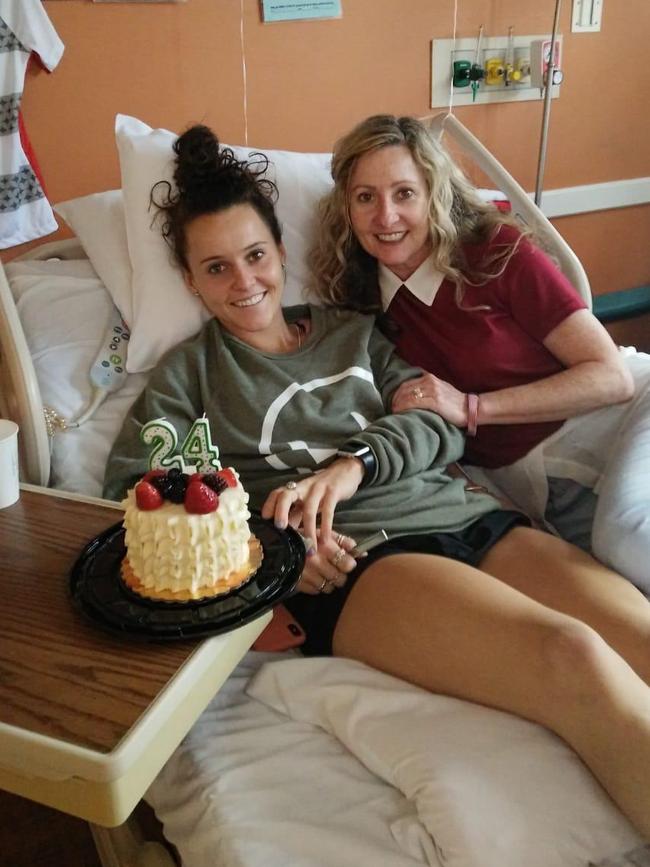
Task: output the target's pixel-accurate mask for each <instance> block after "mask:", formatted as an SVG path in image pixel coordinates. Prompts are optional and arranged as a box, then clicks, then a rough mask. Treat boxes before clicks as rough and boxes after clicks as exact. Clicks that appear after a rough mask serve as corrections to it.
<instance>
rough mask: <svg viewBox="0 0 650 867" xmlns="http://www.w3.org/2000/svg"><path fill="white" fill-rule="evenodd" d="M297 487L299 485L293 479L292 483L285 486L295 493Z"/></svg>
mask: <svg viewBox="0 0 650 867" xmlns="http://www.w3.org/2000/svg"><path fill="white" fill-rule="evenodd" d="M297 487H298V484H297V483H296V482H294V480H293V479H291V481H289V482H287V483H286V485H285V488H286V489H287V491H295V490H296V488H297Z"/></svg>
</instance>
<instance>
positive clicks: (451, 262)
mask: <svg viewBox="0 0 650 867" xmlns="http://www.w3.org/2000/svg"><path fill="white" fill-rule="evenodd" d="M332 175H333V178H334V187H333V189H332V191H331V193H330V194H328V195H327V196H326V197H325V199H324V200H323V202H322V206H321V207H322V213H321V217H322V219H321V231H320V233H319V236H318V244H317V247H316V249H315V251H314V255H313V267H314V272H315V282H316V287H315V288H316V289H317V291H318V293H319V294H320V295H321V297H322V298H323V299H324V300H325V301H326V302H328V303H329V304H332V305H334V306H338V307H343V308H348V309H353V310H360V311H363V312H366V313H383V314H385V315H384V323H385V328H386V329H387V331H386V333H388V334H389V335H390V336H391V338H392V339H393V341H394V342H395V345H396V347H397V351H398V353H399V354H400V355H401V356H402V357H403V358H404V359H406V360H407V361H409V362H410V363H411V364H415V365H417V366H419V367H422V368H423V369H424V370H425V371H426V372H425V373H424V374H423V375H422V376H421V377H418V378H417V379H416V380H414V381H413V382H411V383H406V384H404V385H402V386H401V387H400V388H399V389H398V390H397V391H396V393H395V395H394V400H393V410H395V411H400V410H404V409H408V408H412V407H416V406H419V407H428V408H429V409H432V410H434V411H435V412H438V413H440V415H442V416H443V418H445V419H447V420H448V421H450V422H452V423H453V424H457V425H459V427H461V428H463V429H464V430H465V432H466V435H467V441H466V445H465V454H464V460H465V461H466V463H467V464H468V465H470V466H469V467H468V472H469V474H470V476H474V477H475V478H476V479H477V480H480V481H486V480H487V484H488V485H490V483H492V484H493V485H496V489H497V490H500V491H501V492H503V493H505V494H506V495H507V496H508V497H509V498H510V500H511V501H512V502H514V503H516V505H517V506H518V507H519V508H522V509H523V510H524V511H525V512H526V513H527V514H528V515H529V516H530V517H532V518H533V519H534V520H535V521H536V522H537V523H538V524H539V525H540V526H544V527H546V528H547V529H549V530H551V532H554V533H556V534H557V535H559V536H561V537H562V538H564V539H566V540H567V541H570V542H573V543H574V544H576V545H579V546H580V547H581V548H583V550H585V551H588V552H590V553H591V552H593V553H594V554H595V556H597V557H598V558H599V559H600V560H602V561H603V562H604V563H606V564H607V565H609V566H611V567H612V568H613V569H616V571H618V572H621V573H622V574H624V575H625V576H626V577H627V578H629V579H630V580H631V581H633V582H634V583H635V584H636V585H637V586H638V587H640V588H641V589H643V590H644V591H645V592H647V593H650V569H649V567H648V561H649V560H650V518H649V517H648V515H649V514H650V365H649V364H648V359H647V357H643V356H642V355H641V356H629V357H624V356H623V354H622V353H620V352H619V351H618V350H617V347H616V346H615V345H614V343H613V342H612V340H611V339H610V337H609V335H608V334H607V332H606V331H605V329H604V328H603V326H602V325H601V324H600V323H599V322H598V320H597V319H596V318H595V317H594V316H593V315H592V314H591V313H590V311H589V310H587V309H586V305H585V303H584V301H583V300H582V299H581V298H580V297H579V296H578V294H577V292H576V291H575V290H574V288H573V287H572V286H571V284H570V283H569V281H568V280H567V279H566V278H565V277H564V275H563V274H562V273H561V272H560V271H559V270H558V268H557V267H556V266H555V264H554V263H553V262H552V261H551V260H550V259H549V257H548V256H546V255H545V254H544V253H543V252H542V250H541V249H540V248H539V247H538V246H536V245H535V244H534V243H533V241H532V239H531V237H530V233H529V232H527V231H526V230H524V228H523V227H522V226H521V225H519V224H518V223H516V222H515V221H514V220H513V219H512V218H511V217H509V216H508V215H507V214H503V213H501V212H499V211H498V210H497V209H496V208H495V207H494V206H493V205H492V204H491V203H487V202H485V201H483V200H482V199H481V198H480V197H479V194H478V192H477V190H476V189H475V188H474V187H473V186H472V184H470V183H469V181H468V180H467V178H466V177H465V176H464V174H463V173H462V172H461V171H460V169H459V168H458V167H457V166H456V164H455V163H454V161H453V160H452V159H451V157H450V156H449V154H448V153H447V152H446V151H445V149H444V148H443V147H442V145H441V144H440V143H439V142H438V141H437V140H436V139H435V138H433V137H432V135H431V134H430V133H429V132H428V130H427V128H426V127H425V125H424V124H423V123H422V122H421V121H419V120H416V119H415V118H412V117H399V118H398V117H393V116H392V115H375V116H373V117H369V118H367V119H366V120H364V121H362V122H361V123H359V124H358V125H357V126H356V127H354V128H353V129H352V130H351V131H350V132H349V133H348V134H347V135H345V136H343V137H342V138H341V139H340V141H339V142H337V144H336V146H335V148H334V155H333V160H332ZM632 374H633V375H634V380H635V381H636V386H637V389H636V394H635V388H634V382H633V376H632ZM633 396H634V397H633ZM631 398H633V400H631ZM471 465H474V466H471ZM477 467H478V468H480V469H479V472H478V473H477V472H476V468H477Z"/></svg>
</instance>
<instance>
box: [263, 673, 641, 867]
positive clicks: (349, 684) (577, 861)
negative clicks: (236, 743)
mask: <svg viewBox="0 0 650 867" xmlns="http://www.w3.org/2000/svg"><path fill="white" fill-rule="evenodd" d="M247 692H248V694H249V695H251V696H253V698H256V699H258V701H262V702H264V703H265V704H267V705H269V706H270V707H272V708H273V709H274V710H276V711H278V712H280V713H284V714H286V715H287V716H289V717H290V718H291V719H293V720H296V721H300V722H308V723H311V724H312V725H317V726H320V727H321V728H323V729H324V730H325V731H327V732H329V733H331V734H334V735H336V736H337V737H338V738H339V740H340V741H341V743H342V744H344V746H345V747H347V749H348V750H350V752H351V753H352V754H353V755H354V756H356V757H357V758H358V759H359V760H360V761H361V762H363V764H364V765H365V766H366V767H367V768H368V769H369V770H371V771H373V772H374V773H375V774H377V775H378V776H379V777H381V778H382V779H384V780H386V781H387V782H389V783H391V784H392V785H393V786H395V787H396V788H398V789H399V790H400V791H401V792H402V793H403V794H404V795H405V796H406V797H407V798H408V799H409V800H410V801H411V802H412V803H414V804H415V805H416V807H417V811H418V815H419V817H420V819H421V821H422V822H423V824H424V825H425V827H426V828H427V830H428V831H429V833H430V834H431V837H432V838H433V840H434V843H435V845H436V849H437V850H438V852H440V853H443V854H444V863H445V865H447V867H476V865H479V864H480V865H481V867H522V865H524V864H525V865H526V867H585V865H586V864H591V863H592V862H598V863H600V861H601V859H603V858H605V857H606V856H612V855H618V854H620V853H623V852H627V851H629V850H631V849H634V848H636V847H637V846H640V845H641V844H642V842H643V841H642V839H641V837H640V836H639V834H638V833H637V832H636V831H635V830H634V828H633V827H632V825H631V824H630V823H629V822H628V820H627V819H626V818H625V817H624V816H623V814H622V813H621V812H620V811H619V810H618V808H617V807H616V806H615V805H614V803H613V802H612V801H611V800H610V799H609V797H608V796H607V795H606V793H605V791H604V790H603V789H602V788H601V786H600V785H599V784H598V783H597V782H596V780H595V779H594V778H593V777H592V775H591V774H590V773H589V771H588V770H587V768H586V767H585V766H584V765H583V763H582V762H581V761H580V759H579V758H578V756H577V755H576V754H575V753H574V752H573V750H571V749H570V748H569V747H568V746H567V745H566V744H565V743H564V741H562V740H560V738H558V737H556V736H555V735H553V734H552V733H551V732H549V731H548V730H547V729H544V728H542V727H541V726H538V725H536V724H535V723H532V722H527V721H526V720H523V719H520V718H519V717H516V716H513V715H511V714H508V713H503V712H501V711H498V710H492V709H491V708H488V707H483V706H481V705H477V704H472V703H470V702H465V701H461V700H460V699H456V698H448V697H447V696H442V695H433V694H432V693H429V692H426V691H425V690H422V689H419V688H418V687H415V686H411V684H408V683H405V682H404V681H402V680H398V679H397V678H395V677H391V676H389V675H387V674H383V673H381V672H379V671H375V670H373V669H371V668H369V667H368V666H365V665H363V664H362V663H360V662H354V661H352V660H347V659H326V658H323V659H316V658H312V659H292V660H287V661H283V662H277V663H270V664H268V665H266V666H264V667H263V668H262V669H261V671H260V672H259V674H257V675H256V677H255V678H254V679H253V680H252V682H251V684H250V685H249V687H248V689H247ZM441 860H443V858H441ZM616 863H618V862H616Z"/></svg>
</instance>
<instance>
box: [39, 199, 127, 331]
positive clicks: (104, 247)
mask: <svg viewBox="0 0 650 867" xmlns="http://www.w3.org/2000/svg"><path fill="white" fill-rule="evenodd" d="M54 210H55V211H56V213H57V214H59V215H60V216H61V217H63V219H64V220H65V221H66V223H67V224H68V226H70V228H71V229H72V231H73V232H74V233H75V235H76V236H77V238H78V239H79V241H80V242H81V246H82V247H83V248H84V250H85V251H86V254H87V256H88V258H89V259H90V262H91V264H92V266H93V268H94V269H95V271H96V272H97V274H98V276H99V277H100V279H101V281H102V282H103V284H104V285H105V286H106V288H107V289H108V291H109V293H110V295H111V297H112V299H113V301H114V303H115V306H116V307H117V309H118V310H119V311H120V313H121V314H122V318H123V319H124V321H125V322H126V324H127V325H129V326H130V325H131V323H132V321H133V304H132V301H131V280H132V272H131V260H130V259H129V247H128V244H127V240H126V225H125V222H124V205H123V202H122V190H107V191H106V192H104V193H93V194H92V195H90V196H82V197H81V198H79V199H70V200H69V201H67V202H60V203H59V204H58V205H54Z"/></svg>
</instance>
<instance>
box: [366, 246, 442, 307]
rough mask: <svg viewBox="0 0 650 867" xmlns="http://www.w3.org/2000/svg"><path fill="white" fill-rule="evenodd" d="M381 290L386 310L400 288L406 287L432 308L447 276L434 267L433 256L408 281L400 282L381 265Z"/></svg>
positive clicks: (382, 303)
mask: <svg viewBox="0 0 650 867" xmlns="http://www.w3.org/2000/svg"><path fill="white" fill-rule="evenodd" d="M378 271H379V273H378V276H379V290H380V292H381V306H382V307H383V309H384V310H387V309H388V305H389V304H390V302H391V301H392V300H393V298H394V297H395V295H396V294H397V290H398V289H399V288H400V286H406V288H407V289H408V290H409V292H410V293H411V294H412V295H415V297H416V298H417V299H418V300H419V301H421V302H422V303H423V304H426V305H427V307H431V305H432V304H433V299H434V298H435V297H436V293H437V292H438V289H439V288H440V284H441V283H442V281H443V280H444V279H445V275H444V274H442V273H441V272H440V271H437V270H436V269H435V268H434V266H433V255H431V256H428V257H427V258H426V259H425V260H424V262H423V263H422V264H421V265H420V267H419V268H417V269H416V270H415V271H414V272H413V273H412V274H411V276H410V277H409V278H408V280H400V278H399V277H398V276H397V274H393V272H392V271H391V270H390V269H388V268H387V267H386V266H385V265H382V263H381V262H380V263H379V269H378Z"/></svg>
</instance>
